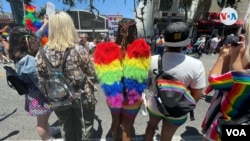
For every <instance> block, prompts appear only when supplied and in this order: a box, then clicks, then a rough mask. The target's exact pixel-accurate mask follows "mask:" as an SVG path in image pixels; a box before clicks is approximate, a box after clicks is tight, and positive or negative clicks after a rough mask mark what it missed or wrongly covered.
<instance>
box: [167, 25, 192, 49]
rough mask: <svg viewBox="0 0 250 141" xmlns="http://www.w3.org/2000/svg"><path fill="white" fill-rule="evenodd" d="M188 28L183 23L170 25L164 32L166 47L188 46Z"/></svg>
mask: <svg viewBox="0 0 250 141" xmlns="http://www.w3.org/2000/svg"><path fill="white" fill-rule="evenodd" d="M190 41H191V39H190V38H189V27H188V25H187V24H186V23H185V22H174V23H170V24H169V25H168V26H167V28H166V32H165V45H166V46H167V47H184V46H187V45H189V44H190Z"/></svg>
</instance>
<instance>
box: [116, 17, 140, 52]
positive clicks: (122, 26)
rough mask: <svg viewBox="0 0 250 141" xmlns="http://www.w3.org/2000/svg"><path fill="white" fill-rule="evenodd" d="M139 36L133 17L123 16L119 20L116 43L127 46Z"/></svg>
mask: <svg viewBox="0 0 250 141" xmlns="http://www.w3.org/2000/svg"><path fill="white" fill-rule="evenodd" d="M136 38H137V28H136V22H135V21H134V20H133V19H128V18H123V19H122V20H121V21H120V22H119V26H118V31H117V34H116V43H117V44H119V45H121V47H122V48H126V47H127V45H128V44H130V43H132V42H133V41H134V40H135V39H136Z"/></svg>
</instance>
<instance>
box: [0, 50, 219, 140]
mask: <svg viewBox="0 0 250 141" xmlns="http://www.w3.org/2000/svg"><path fill="white" fill-rule="evenodd" d="M216 58H217V55H206V54H203V57H202V58H201V59H200V60H201V61H202V62H203V64H204V66H205V70H206V75H208V73H209V71H210V69H211V67H212V65H213V64H214V62H215V60H216ZM4 65H6V64H0V89H1V90H0V141H17V140H20V141H31V140H32V141H33V140H40V138H39V136H38V134H37V132H36V129H35V127H36V118H35V117H31V116H29V115H27V112H25V111H24V96H19V95H18V94H17V92H16V91H15V90H13V89H11V88H9V87H8V85H7V83H6V78H5V70H4V69H3V66H4ZM9 65H11V66H12V65H13V64H9ZM190 67H192V66H190ZM183 71H185V70H183ZM96 85H97V87H98V88H99V89H98V91H96V93H95V96H96V98H97V100H98V103H97V105H96V118H95V123H94V129H95V131H94V140H95V141H108V140H111V133H110V125H111V116H110V112H109V109H108V107H107V105H106V101H105V100H104V99H105V98H104V95H103V93H102V90H101V89H100V85H99V84H96ZM146 94H148V91H146ZM210 99H211V95H209V96H207V97H206V99H201V100H199V102H198V104H197V107H196V109H195V110H194V115H195V120H194V121H191V120H190V119H188V120H187V122H186V123H185V124H184V125H183V126H181V127H180V128H179V129H178V130H177V132H176V133H175V135H174V138H173V141H201V138H202V133H201V127H200V125H201V123H202V120H203V117H204V115H205V112H206V110H207V108H208V106H209V102H210ZM56 121H57V118H56V116H55V114H54V113H52V115H51V117H50V119H49V122H50V124H51V125H52V124H56ZM147 121H148V116H144V115H142V114H141V111H140V113H139V114H138V116H137V117H136V120H135V124H134V137H133V141H142V140H143V136H144V133H145V128H146V125H147ZM160 127H161V124H160V125H159V129H158V130H156V134H155V138H154V140H158V139H159V136H160Z"/></svg>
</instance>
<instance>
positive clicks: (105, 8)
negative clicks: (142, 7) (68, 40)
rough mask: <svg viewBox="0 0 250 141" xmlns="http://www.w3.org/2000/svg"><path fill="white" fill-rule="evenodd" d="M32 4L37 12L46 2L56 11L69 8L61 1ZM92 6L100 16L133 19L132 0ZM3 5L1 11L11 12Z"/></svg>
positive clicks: (98, 2) (40, 0)
mask: <svg viewBox="0 0 250 141" xmlns="http://www.w3.org/2000/svg"><path fill="white" fill-rule="evenodd" d="M33 1H34V2H33V3H32V5H34V6H36V7H37V9H38V10H39V9H40V7H42V6H45V4H46V3H47V2H52V3H53V4H54V5H55V6H56V9H59V10H61V9H63V8H64V9H68V8H69V6H66V5H63V4H62V0H49V1H46V0H33ZM94 1H95V2H94V6H95V7H96V8H97V9H98V10H99V11H100V14H105V15H118V14H120V15H123V17H126V18H134V14H133V10H134V4H133V2H134V1H133V0H126V4H125V3H124V0H105V2H104V3H103V0H94ZM2 3H3V11H5V12H11V9H10V5H9V3H8V2H7V1H6V0H2ZM87 5H88V4H87V3H85V2H82V3H81V4H76V7H74V8H72V9H83V10H87V8H88V7H87Z"/></svg>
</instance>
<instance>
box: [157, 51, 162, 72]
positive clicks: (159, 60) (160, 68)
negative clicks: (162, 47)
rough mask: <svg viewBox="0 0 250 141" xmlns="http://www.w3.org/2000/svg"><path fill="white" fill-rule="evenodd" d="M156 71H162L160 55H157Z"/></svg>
mask: <svg viewBox="0 0 250 141" xmlns="http://www.w3.org/2000/svg"><path fill="white" fill-rule="evenodd" d="M158 70H160V71H162V59H161V55H158Z"/></svg>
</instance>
